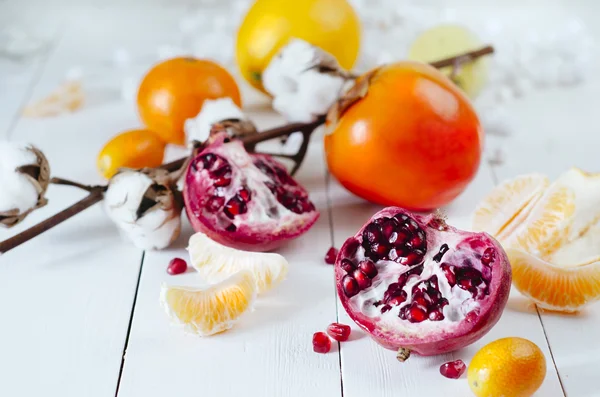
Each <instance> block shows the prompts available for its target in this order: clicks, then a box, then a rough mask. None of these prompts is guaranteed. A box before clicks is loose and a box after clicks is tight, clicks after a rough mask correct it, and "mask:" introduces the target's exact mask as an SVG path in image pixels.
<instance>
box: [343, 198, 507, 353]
mask: <svg viewBox="0 0 600 397" xmlns="http://www.w3.org/2000/svg"><path fill="white" fill-rule="evenodd" d="M335 278H336V284H337V289H338V295H339V297H340V300H341V302H342V304H343V306H344V308H345V309H346V311H347V312H348V314H349V315H350V317H351V318H352V319H353V320H354V321H355V322H356V323H357V324H358V325H359V326H360V327H361V328H363V329H364V330H365V331H366V332H368V333H369V334H370V335H371V336H372V337H373V338H374V339H375V340H376V341H377V342H378V343H380V344H381V345H383V346H384V347H386V348H389V349H394V350H398V353H399V354H398V359H399V360H400V361H403V359H406V358H407V356H408V355H409V354H410V352H411V351H412V352H415V353H417V354H420V355H424V356H429V355H435V354H441V353H446V352H450V351H453V350H457V349H460V348H461V347H464V346H466V345H469V344H471V343H473V342H475V341H476V340H478V339H479V338H481V337H482V336H483V335H485V334H486V333H487V332H488V331H489V330H490V329H491V328H492V326H493V325H494V324H496V322H497V321H498V319H499V318H500V315H501V314H502V310H503V309H504V306H505V305H506V301H507V299H508V294H509V292H510V283H511V270H510V265H509V263H508V259H507V257H506V254H505V252H504V250H503V249H502V247H501V246H500V244H499V243H498V242H497V241H496V240H494V239H493V238H492V237H490V236H489V235H488V234H486V233H471V232H466V231H461V230H457V229H455V228H454V227H452V226H448V225H447V224H446V222H445V221H444V220H443V219H441V218H440V217H439V216H437V215H427V216H425V215H416V214H412V213H410V212H408V211H406V210H404V209H401V208H398V207H388V208H385V209H383V210H382V211H380V212H378V213H376V214H375V215H374V216H373V217H372V218H371V219H370V220H369V221H368V222H367V223H366V225H364V226H363V227H362V228H361V229H360V230H359V232H358V233H357V234H356V235H355V236H354V237H350V238H349V239H348V240H346V242H345V243H344V245H343V246H342V248H341V249H340V254H339V255H338V257H337V260H336V263H335Z"/></svg>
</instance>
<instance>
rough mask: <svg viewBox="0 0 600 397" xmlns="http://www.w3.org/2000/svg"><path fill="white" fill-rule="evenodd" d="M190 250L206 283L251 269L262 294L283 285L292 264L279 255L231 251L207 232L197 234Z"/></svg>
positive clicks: (191, 241) (193, 238)
mask: <svg viewBox="0 0 600 397" xmlns="http://www.w3.org/2000/svg"><path fill="white" fill-rule="evenodd" d="M188 251H189V253H190V258H191V263H192V266H194V268H195V269H196V270H197V271H198V273H199V274H200V275H201V276H202V277H203V278H205V279H206V280H208V281H211V282H213V281H218V280H220V279H223V277H224V276H229V275H231V274H235V273H237V272H239V271H240V270H248V271H250V272H251V273H252V274H253V275H254V278H255V279H256V287H257V289H258V292H259V293H262V292H265V291H267V290H269V289H271V288H273V287H274V286H275V285H277V284H279V283H280V282H281V281H282V280H283V279H284V278H285V276H286V275H287V271H288V262H287V261H286V260H285V258H284V257H283V256H281V255H279V254H275V253H263V252H249V251H242V250H238V249H235V248H230V247H227V246H224V245H222V244H219V243H217V242H215V241H213V240H211V239H210V238H209V237H208V236H206V235H205V234H203V233H196V234H194V235H193V236H192V237H191V238H190V241H189V245H188Z"/></svg>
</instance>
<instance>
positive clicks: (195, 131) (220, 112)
mask: <svg viewBox="0 0 600 397" xmlns="http://www.w3.org/2000/svg"><path fill="white" fill-rule="evenodd" d="M224 120H240V121H247V122H249V120H248V119H247V117H246V116H245V115H244V113H243V112H242V110H241V109H240V108H239V107H238V106H237V105H236V104H235V103H234V102H233V100H232V99H231V98H220V99H215V100H211V99H208V100H206V101H204V104H203V105H202V109H200V112H199V113H198V115H197V116H196V117H194V118H191V119H187V120H186V121H185V124H184V130H185V133H186V136H187V141H188V142H193V141H198V142H204V141H206V140H207V139H208V137H209V136H210V131H211V128H212V126H213V125H214V124H216V123H219V122H221V121H224Z"/></svg>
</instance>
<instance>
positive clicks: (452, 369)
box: [440, 360, 467, 379]
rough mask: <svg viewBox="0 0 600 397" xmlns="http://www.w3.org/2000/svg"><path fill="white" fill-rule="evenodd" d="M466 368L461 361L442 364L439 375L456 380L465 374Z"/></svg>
mask: <svg viewBox="0 0 600 397" xmlns="http://www.w3.org/2000/svg"><path fill="white" fill-rule="evenodd" d="M466 369H467V366H466V365H465V363H464V362H463V360H456V361H449V362H447V363H444V364H442V366H441V367H440V374H442V375H443V376H445V377H446V378H450V379H458V378H460V377H461V376H462V374H464V373H465V370H466Z"/></svg>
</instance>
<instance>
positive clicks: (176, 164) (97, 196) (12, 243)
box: [0, 46, 494, 359]
mask: <svg viewBox="0 0 600 397" xmlns="http://www.w3.org/2000/svg"><path fill="white" fill-rule="evenodd" d="M493 52H494V48H493V47H492V46H486V47H483V48H481V49H479V50H475V51H471V52H467V53H464V54H460V55H457V56H454V57H451V58H447V59H442V60H439V61H436V62H432V63H431V64H430V65H431V66H433V67H435V68H443V67H447V66H456V65H458V64H461V63H463V62H468V61H471V60H474V59H476V58H479V57H482V56H484V55H488V54H492V53H493ZM352 77H354V75H352ZM325 119H326V116H325V115H321V116H319V117H318V118H317V119H316V120H315V121H312V122H310V123H291V124H286V125H283V126H281V127H276V128H272V129H269V130H266V131H263V132H262V133H259V134H250V135H245V136H243V137H241V138H240V140H241V141H242V142H243V143H244V146H245V147H246V149H247V150H248V151H251V152H252V151H254V148H255V146H256V145H257V144H258V143H260V142H264V141H268V140H270V139H274V138H278V137H282V136H286V135H290V134H292V133H294V132H301V133H302V134H303V135H304V140H303V142H302V146H301V148H300V151H299V152H298V153H297V154H295V155H293V156H286V157H287V158H289V159H291V160H294V162H295V163H296V164H295V166H294V168H293V169H292V171H291V173H292V175H293V174H294V172H295V171H296V170H297V169H298V167H299V166H300V163H301V162H302V159H303V158H304V155H305V154H306V150H307V148H308V140H309V138H310V134H311V133H312V132H313V131H314V130H315V129H316V128H317V127H319V126H320V125H321V124H323V123H325ZM188 159H189V156H188V157H184V158H180V159H177V160H174V161H171V162H170V163H165V164H163V165H161V166H160V168H162V169H165V170H167V171H169V172H174V171H177V170H179V169H181V168H182V167H183V166H184V164H185V162H186V161H187V160H188ZM50 182H51V183H54V184H56V185H65V186H73V187H77V188H80V189H83V190H85V191H88V192H89V193H90V194H89V195H88V196H87V197H85V198H84V199H82V200H80V201H78V202H77V203H75V204H73V205H72V206H70V207H69V208H66V209H64V210H63V211H61V212H59V213H58V214H56V215H54V216H52V217H50V218H48V219H46V220H45V221H42V222H40V223H38V224H37V225H35V226H33V227H31V228H29V229H27V230H25V231H24V232H21V233H19V234H17V235H16V236H13V237H11V238H9V239H8V240H5V241H2V242H0V254H2V253H5V252H7V251H9V250H11V249H13V248H15V247H17V246H19V245H21V244H23V243H25V242H27V241H29V240H31V239H32V238H34V237H36V236H38V235H40V234H41V233H43V232H45V231H46V230H49V229H51V228H53V227H54V226H56V225H58V224H60V223H61V222H63V221H66V220H67V219H69V218H71V217H72V216H74V215H76V214H78V213H80V212H81V211H83V210H85V209H86V208H88V207H90V206H92V205H94V204H95V203H97V202H99V201H101V200H102V198H103V196H104V195H103V193H104V192H105V191H106V188H107V187H106V186H88V185H84V184H81V183H78V182H73V181H69V180H66V179H62V178H52V179H51V181H50ZM400 356H402V354H400V355H399V359H400V358H401V357H400Z"/></svg>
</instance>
